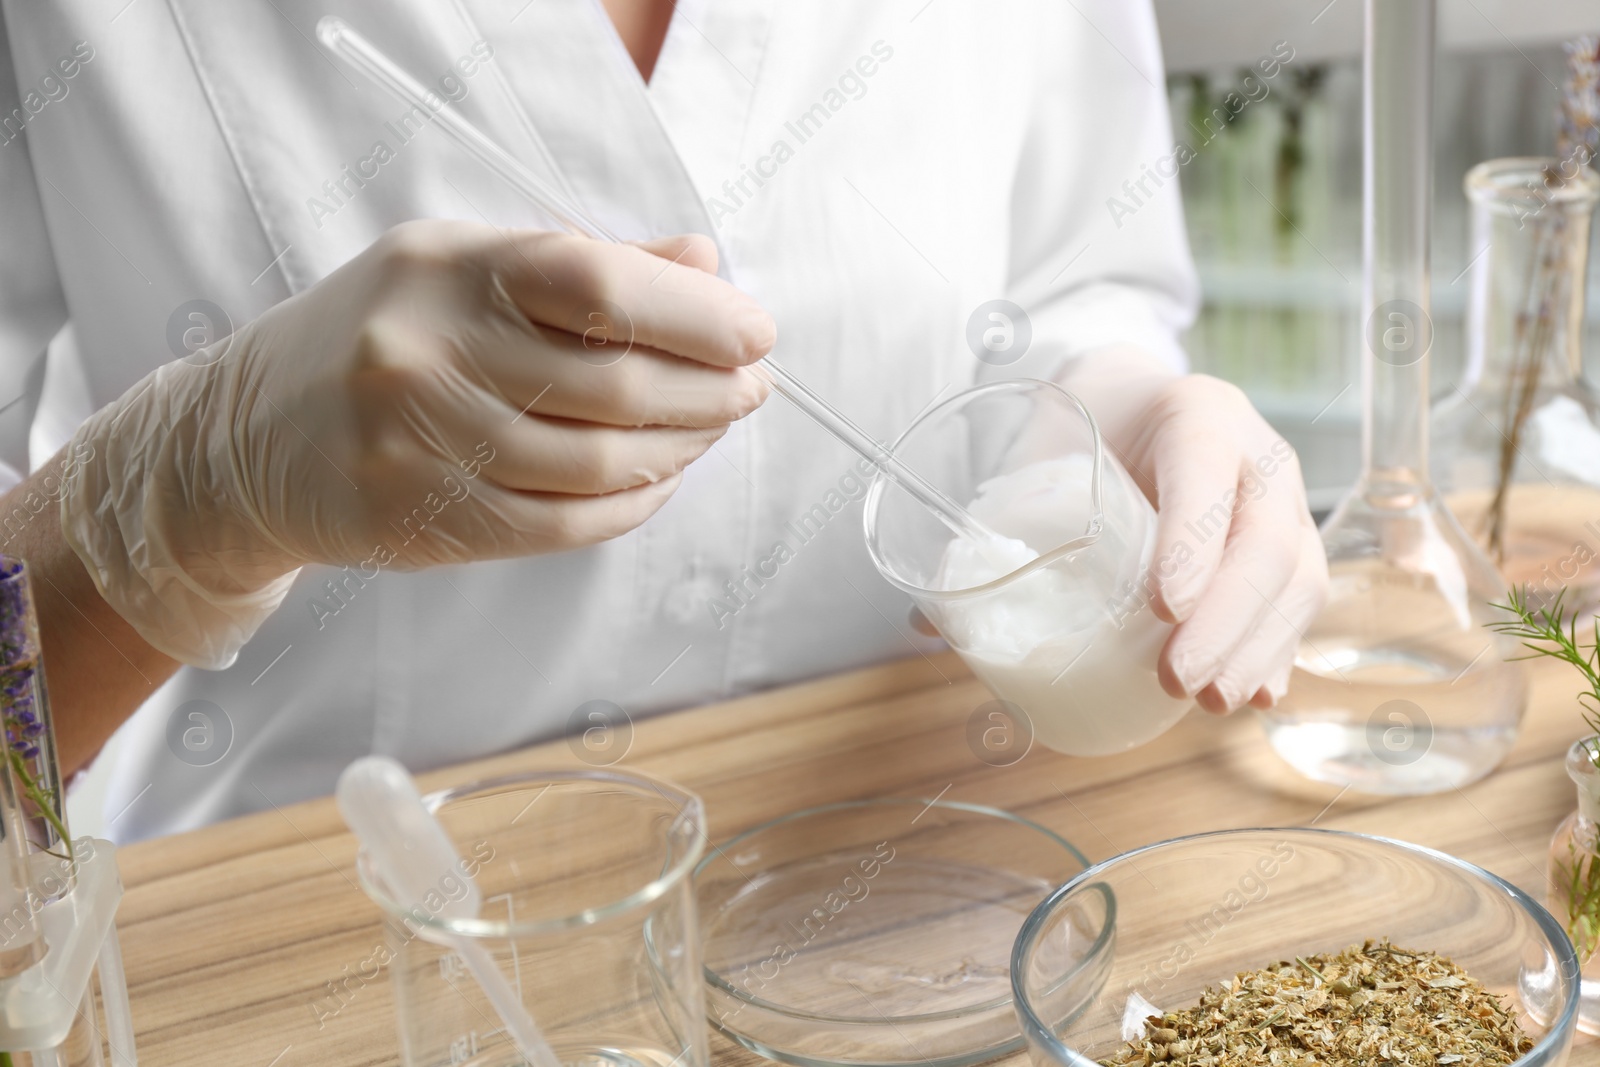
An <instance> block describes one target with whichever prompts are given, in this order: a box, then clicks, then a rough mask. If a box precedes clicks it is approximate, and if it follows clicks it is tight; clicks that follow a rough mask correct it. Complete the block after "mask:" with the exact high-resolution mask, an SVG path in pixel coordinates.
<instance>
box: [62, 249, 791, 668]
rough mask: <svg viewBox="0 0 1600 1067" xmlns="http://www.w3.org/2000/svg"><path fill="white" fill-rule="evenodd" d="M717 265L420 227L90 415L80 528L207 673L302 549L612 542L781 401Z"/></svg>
mask: <svg viewBox="0 0 1600 1067" xmlns="http://www.w3.org/2000/svg"><path fill="white" fill-rule="evenodd" d="M675 264H676V265H675ZM715 268H716V253H715V250H714V247H713V246H712V244H711V242H710V241H709V240H707V239H705V238H703V237H681V238H669V239H665V240H662V241H656V242H651V243H649V244H645V245H642V246H628V245H611V244H603V243H599V242H594V241H589V240H584V239H581V238H575V237H569V236H567V235H564V234H553V233H543V232H534V231H516V232H512V233H509V234H505V233H502V232H501V231H498V230H495V229H493V228H491V227H488V226H481V225H477V224H469V223H462V222H446V221H437V220H426V221H418V222H410V223H405V224H403V225H401V226H398V227H396V228H394V229H393V230H390V231H389V232H388V233H387V234H385V235H384V236H383V237H382V238H380V239H379V240H378V241H376V242H374V243H373V245H372V246H371V247H369V248H368V249H367V250H366V251H364V252H363V253H362V254H361V255H359V256H357V257H356V258H355V259H353V260H352V261H350V262H349V263H348V264H346V265H345V266H343V267H341V268H340V269H339V270H337V271H335V272H334V273H333V274H331V275H329V276H328V277H327V278H326V279H324V280H323V281H321V282H320V283H318V284H317V285H315V286H313V287H312V288H310V289H308V290H306V291H305V292H303V293H300V294H298V295H296V296H294V297H293V298H291V299H289V300H286V301H284V302H283V303H281V304H279V305H278V306H276V307H274V308H272V309H271V310H270V311H268V312H266V313H265V314H264V315H262V316H261V317H260V318H258V319H256V320H255V321H254V322H251V323H250V324H248V325H247V326H245V327H243V328H242V329H241V330H239V331H238V332H237V333H236V334H235V335H234V336H233V337H231V338H228V339H225V340H223V341H220V342H218V343H217V344H216V345H214V346H212V348H211V349H210V350H207V351H206V352H204V353H202V354H200V356H198V357H191V358H189V359H186V360H179V361H177V362H174V363H170V364H167V365H165V366H163V367H161V368H159V369H158V370H156V371H155V372H154V373H152V374H150V375H149V376H148V377H146V378H145V379H144V380H143V381H141V382H140V383H139V384H138V385H136V386H134V387H133V388H132V389H130V390H129V391H128V392H127V393H126V394H125V395H124V396H123V397H121V398H120V399H118V400H117V401H116V402H114V403H112V404H111V405H109V406H108V407H106V408H104V409H102V410H101V411H99V412H98V413H96V414H95V415H94V416H93V417H92V418H90V419H89V420H88V422H86V423H85V424H84V425H83V426H82V427H81V428H80V429H79V431H78V433H77V435H76V437H75V438H74V448H73V453H74V454H79V453H80V452H82V451H83V450H82V449H81V448H78V447H77V446H79V445H80V444H84V443H87V444H90V445H92V446H93V448H92V454H93V459H92V460H91V461H90V462H89V463H88V465H87V466H86V467H85V469H84V470H83V471H82V473H81V474H80V476H79V477H77V478H75V479H73V480H72V482H71V483H70V485H69V488H68V490H67V491H66V492H65V494H64V495H63V498H62V503H61V525H62V530H63V532H64V534H65V536H66V538H67V541H68V543H69V544H70V545H71V546H72V548H73V549H74V551H75V552H77V554H78V556H79V557H80V558H81V559H82V560H83V562H84V564H85V566H86V568H87V569H88V570H89V572H90V574H91V575H92V576H93V577H94V580H95V584H96V586H97V587H98V588H99V590H100V593H101V595H102V596H104V597H105V599H106V600H107V602H108V603H110V604H111V606H112V607H113V608H115V609H116V610H117V612H118V613H119V614H121V615H122V616H123V617H124V618H125V619H127V620H128V622H129V623H131V624H132V625H133V627H134V628H135V629H136V630H138V631H139V633H140V634H141V635H142V636H143V637H144V638H145V639H146V640H147V641H149V642H150V644H152V645H153V646H155V647H156V648H157V649H159V650H160V651H162V652H165V653H167V654H168V655H170V656H172V657H174V658H175V659H178V660H180V661H182V662H184V663H188V664H191V665H194V666H200V667H210V668H221V667H225V666H227V665H228V664H230V663H231V662H232V661H233V659H234V657H235V656H236V655H237V653H238V650H239V648H240V647H241V646H242V645H243V644H244V642H245V641H247V640H248V639H249V638H250V636H251V635H252V634H253V633H254V632H255V630H256V628H257V627H258V626H259V625H260V624H261V622H262V621H263V620H264V619H265V618H266V617H267V616H268V615H269V614H271V612H272V611H273V610H274V609H275V608H276V607H277V606H278V604H279V603H280V602H281V601H282V599H283V597H284V596H285V595H286V594H287V592H288V589H289V586H290V584H291V583H292V582H293V580H294V574H295V571H296V570H297V569H298V568H299V567H300V566H301V565H302V564H305V563H328V564H334V565H357V566H360V567H362V568H363V569H364V570H370V568H373V567H388V566H392V567H396V568H399V569H414V568H418V567H425V566H429V565H433V564H441V563H459V562H465V561H469V560H480V559H498V558H504V557H510V556H521V555H528V554H533V553H541V552H556V551H561V550H563V549H569V548H575V547H578V546H581V545H588V544H592V543H594V542H597V541H603V540H605V539H607V538H611V537H615V536H617V535H619V534H621V533H624V532H626V531H627V530H630V529H632V528H633V527H635V526H638V525H639V524H640V523H642V522H643V521H644V520H645V519H646V518H648V517H649V516H650V515H651V514H653V513H654V512H655V511H656V510H657V509H658V508H660V507H661V505H662V504H663V503H665V502H666V500H667V498H668V497H669V496H670V495H671V494H672V491H673V490H674V489H675V488H676V487H677V485H678V482H679V479H680V476H681V472H682V470H683V468H684V467H685V466H686V465H688V464H689V463H690V462H692V461H693V460H694V459H696V458H697V457H698V456H700V455H701V454H702V453H704V452H705V451H706V450H707V449H708V448H710V447H711V445H712V444H713V443H715V441H716V440H717V439H718V438H719V437H720V436H721V435H722V434H723V433H724V432H725V431H726V429H727V426H728V424H729V423H730V422H731V421H733V420H735V419H739V418H743V417H744V416H745V415H748V414H749V413H750V412H751V411H753V410H754V409H755V408H756V407H757V406H758V405H760V404H761V402H762V401H763V400H764V399H765V397H766V394H767V386H766V384H765V382H764V380H763V379H762V378H761V377H760V376H759V375H757V374H753V373H750V372H746V371H743V370H740V369H739V368H740V367H742V366H743V365H745V364H748V363H751V362H753V361H755V360H757V359H759V358H760V357H761V356H763V355H765V354H766V353H767V351H768V350H769V349H770V348H771V347H772V343H773V341H774V339H775V333H776V330H775V327H774V325H773V322H772V319H771V318H770V317H769V316H768V315H767V313H766V312H765V311H763V310H762V309H761V307H760V306H759V305H758V304H757V303H756V302H755V301H754V300H752V299H751V298H750V297H748V296H746V295H744V294H743V293H741V292H739V291H738V290H737V289H735V288H733V287H732V286H731V285H729V284H727V283H726V282H724V281H722V280H721V279H719V278H717V277H716V276H715V274H714V273H712V272H714V270H715Z"/></svg>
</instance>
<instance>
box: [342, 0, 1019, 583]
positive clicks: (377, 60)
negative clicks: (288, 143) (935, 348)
mask: <svg viewBox="0 0 1600 1067" xmlns="http://www.w3.org/2000/svg"><path fill="white" fill-rule="evenodd" d="M317 39H318V40H320V41H321V42H322V44H323V47H325V48H327V49H328V51H330V52H332V53H333V54H334V55H336V56H338V57H339V58H340V59H343V60H344V61H345V62H346V63H348V64H350V66H352V67H354V68H355V69H356V70H358V71H360V72H361V73H362V74H364V75H366V77H367V78H368V79H369V80H370V81H372V82H373V83H374V84H375V85H377V86H378V87H379V88H382V89H384V90H385V91H387V92H388V93H389V94H390V95H392V96H394V97H395V98H396V99H398V100H399V101H401V102H402V103H405V104H409V105H412V106H414V107H420V108H423V109H424V110H425V111H427V112H428V113H429V114H431V115H432V116H433V118H434V123H435V125H437V126H438V127H439V129H440V130H441V131H443V132H444V134H445V135H446V136H448V137H449V138H450V139H451V140H452V141H454V142H455V143H456V144H457V145H459V146H460V147H461V148H463V149H464V150H465V151H466V152H467V153H468V154H470V155H471V156H472V157H473V158H474V159H476V160H477V161H478V162H480V163H482V164H483V165H484V166H486V167H488V168H489V169H490V170H491V171H493V172H494V173H495V174H497V175H499V176H500V178H501V179H502V180H504V181H505V182H506V183H507V184H508V185H510V186H511V187H512V188H513V189H515V190H517V191H518V192H519V193H521V194H522V195H523V196H524V197H526V198H527V199H528V200H529V201H531V202H532V203H533V204H534V205H535V206H537V207H538V208H540V209H541V210H542V211H544V212H545V213H546V214H548V215H549V216H550V217H551V218H552V219H554V220H555V221H556V222H558V223H560V224H561V226H563V227H564V228H565V229H567V230H568V231H569V232H571V233H575V234H579V235H582V236H584V237H591V238H594V239H595V240H597V241H607V242H610V243H613V244H620V243H622V239H621V238H619V237H618V236H617V235H616V234H614V233H612V232H611V231H609V230H607V229H606V228H605V227H604V226H602V225H600V224H599V223H598V222H595V221H594V220H593V219H591V218H589V217H588V215H586V214H585V213H584V211H583V210H582V209H581V208H579V207H578V206H577V205H575V204H573V203H572V202H571V201H570V200H568V199H567V198H566V197H565V196H563V195H562V194H561V193H560V192H558V191H557V190H555V189H553V188H551V187H550V186H549V185H548V184H546V183H545V182H544V181H543V180H542V179H540V178H539V176H538V175H536V174H534V173H533V172H532V171H531V170H529V169H528V168H527V167H525V166H523V165H522V163H521V162H520V161H519V160H517V158H516V157H515V156H513V155H511V154H510V153H509V152H507V151H506V150H505V149H503V148H501V147H500V146H499V145H498V144H496V143H495V142H494V141H493V140H491V139H490V138H489V137H488V136H486V135H485V134H484V133H483V131H482V130H480V129H478V128H477V127H476V126H474V125H473V124H472V123H470V122H468V121H467V120H466V119H464V118H462V117H461V115H460V114H459V113H457V112H456V110H455V108H453V107H452V106H450V103H449V101H447V100H445V99H444V98H443V97H441V96H439V94H437V93H435V92H433V91H431V90H429V89H428V88H426V87H425V86H423V85H422V83H420V82H418V81H417V80H416V79H415V78H413V77H412V76H411V75H410V74H408V73H407V72H406V71H405V70H404V69H403V68H401V67H400V66H398V65H397V64H396V63H395V62H394V61H393V60H391V59H390V58H389V57H388V56H387V55H385V54H384V53H383V52H382V51H380V50H379V49H378V48H377V47H376V46H375V45H373V43H372V42H371V41H369V40H367V39H366V38H365V37H363V36H362V35H361V34H360V33H357V32H356V31H355V30H353V29H351V27H350V25H349V24H348V23H346V22H345V21H344V20H343V19H340V18H337V17H335V16H333V15H327V16H324V17H323V19H322V20H321V21H319V22H318V23H317ZM755 367H759V368H761V370H763V371H764V372H765V376H766V378H767V380H768V381H769V382H770V383H771V384H772V388H773V389H774V390H775V391H776V392H777V393H778V394H779V395H780V396H782V397H783V398H784V399H785V400H788V401H789V402H790V403H791V404H793V405H794V406H795V407H797V408H799V409H800V410H801V411H803V412H805V413H806V414H807V415H809V416H811V418H812V419H814V420H815V421H816V423H817V424H818V425H819V426H821V427H822V428H823V429H824V430H827V431H828V432H829V433H831V434H833V436H834V437H836V438H838V439H839V440H840V441H842V442H844V444H845V445H847V446H849V447H850V448H851V449H853V450H854V451H855V452H857V453H858V454H860V455H861V456H863V457H865V458H866V459H867V460H868V461H869V462H871V463H872V464H874V465H875V466H877V468H878V469H879V470H881V471H883V473H884V474H885V475H886V476H888V477H889V478H890V479H891V480H892V481H893V482H894V483H895V484H897V485H899V486H900V487H901V488H902V489H904V490H905V491H906V492H908V493H910V494H911V495H912V497H913V498H915V499H916V500H917V501H918V502H919V503H921V504H922V505H923V506H925V507H926V508H928V510H929V511H932V512H933V513H934V514H935V515H936V516H938V518H939V519H940V521H942V522H943V523H944V524H945V525H946V526H948V527H949V528H950V529H951V531H953V532H954V533H955V534H956V535H957V536H959V537H963V538H966V539H967V540H969V541H971V542H973V543H974V544H975V545H976V546H977V547H978V549H979V551H980V552H982V553H983V555H985V556H988V555H990V552H988V551H985V549H986V547H987V546H990V545H993V544H994V543H995V542H997V541H1001V540H1004V539H1003V538H1001V537H1000V536H999V535H998V534H995V533H993V532H992V531H990V530H989V529H988V527H986V526H984V525H983V524H982V523H980V522H978V520H976V519H974V518H973V517H972V515H971V514H969V513H968V512H967V510H966V509H965V508H963V507H961V505H959V504H957V503H956V502H955V501H954V500H951V499H950V498H949V497H948V496H946V495H945V494H944V493H943V492H941V491H940V490H939V488H938V487H937V486H935V485H933V483H931V482H929V481H928V480H927V479H926V478H923V477H922V476H921V475H920V474H918V473H917V472H916V471H914V470H912V469H911V468H910V467H908V466H906V465H905V464H904V463H902V462H901V461H900V460H899V459H898V458H897V457H896V456H895V454H894V453H893V452H891V451H890V450H889V448H888V447H887V446H885V445H883V444H880V443H879V442H878V440H877V439H876V438H874V437H873V436H872V435H871V434H869V433H867V432H866V431H865V430H863V429H862V428H861V427H859V426H857V425H856V424H855V423H854V422H852V421H850V419H848V418H847V417H845V415H844V413H843V412H841V411H840V410H839V409H838V408H835V407H834V406H833V405H832V404H830V403H828V402H827V401H826V400H824V399H823V398H822V397H821V396H819V395H817V394H816V393H815V392H813V391H812V390H811V389H810V387H808V386H807V385H806V384H805V383H804V382H802V381H800V380H799V379H798V378H796V377H795V376H794V375H792V374H790V373H789V372H788V371H786V370H784V369H783V367H782V365H781V364H779V363H778V362H777V361H776V360H774V359H773V358H772V357H771V356H768V357H767V358H766V359H764V360H762V361H761V363H759V364H756V365H755ZM755 367H752V369H755ZM997 562H998V561H997ZM1006 569H1007V570H1010V569H1011V568H1010V567H1009V566H1007V568H1006Z"/></svg>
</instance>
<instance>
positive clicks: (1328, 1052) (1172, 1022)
mask: <svg viewBox="0 0 1600 1067" xmlns="http://www.w3.org/2000/svg"><path fill="white" fill-rule="evenodd" d="M1531 1048H1533V1041H1532V1039H1530V1038H1529V1037H1528V1036H1527V1035H1526V1034H1525V1033H1523V1032H1522V1028H1521V1027H1519V1026H1518V1025H1517V1021H1516V1019H1515V1018H1514V1017H1513V1016H1512V1015H1511V1014H1510V1013H1509V1012H1508V1011H1507V1010H1506V1009H1505V1007H1504V1006H1503V1005H1502V1004H1501V1003H1500V999H1499V998H1498V997H1496V996H1495V995H1494V994H1492V993H1490V992H1489V991H1488V990H1486V989H1485V988H1484V987H1483V985H1482V983H1480V982H1479V981H1478V980H1477V979H1475V978H1473V977H1472V976H1471V975H1469V974H1467V973H1466V972H1465V971H1463V970H1462V969H1461V968H1460V967H1458V966H1456V965H1455V964H1454V963H1452V962H1451V961H1450V960H1448V959H1446V958H1444V957H1443V956H1440V955H1437V954H1436V953H1433V952H1419V951H1415V950H1412V949H1398V948H1395V947H1394V946H1393V945H1391V944H1390V943H1389V942H1388V940H1387V939H1385V940H1383V941H1370V940H1369V941H1367V942H1365V943H1364V944H1361V945H1353V946H1351V947H1350V948H1347V949H1345V950H1344V951H1343V952H1338V953H1327V954H1323V955H1317V956H1303V957H1302V956H1296V957H1295V958H1294V959H1293V960H1285V961H1282V962H1279V963H1275V964H1273V965H1272V966H1270V967H1266V968H1263V969H1261V970H1258V971H1245V972H1243V973H1242V974H1238V975H1235V976H1234V978H1233V980H1232V981H1230V982H1229V983H1228V984H1227V985H1225V986H1223V987H1222V988H1208V989H1207V990H1206V991H1205V992H1204V993H1203V994H1202V995H1201V997H1200V1003H1199V1004H1197V1005H1195V1006H1194V1007H1192V1008H1186V1009H1184V1010H1182V1011H1174V1012H1168V1013H1166V1014H1165V1015H1160V1016H1151V1017H1150V1018H1149V1019H1147V1020H1145V1032H1144V1036H1143V1037H1140V1038H1137V1039H1135V1040H1133V1041H1129V1042H1127V1043H1126V1044H1124V1045H1122V1046H1121V1047H1120V1048H1119V1049H1117V1051H1116V1052H1115V1053H1113V1054H1112V1055H1111V1056H1109V1057H1108V1058H1106V1059H1103V1060H1101V1061H1100V1062H1101V1064H1102V1065H1103V1067H1151V1065H1152V1064H1157V1063H1160V1064H1168V1065H1171V1067H1451V1065H1459V1067H1498V1065H1502V1064H1510V1063H1513V1062H1515V1061H1516V1060H1517V1059H1519V1058H1521V1057H1522V1055H1523V1054H1524V1053H1526V1052H1527V1051H1528V1050H1530V1049H1531Z"/></svg>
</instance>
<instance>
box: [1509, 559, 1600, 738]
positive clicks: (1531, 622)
mask: <svg viewBox="0 0 1600 1067" xmlns="http://www.w3.org/2000/svg"><path fill="white" fill-rule="evenodd" d="M1565 597H1566V590H1565V589H1563V590H1562V591H1561V592H1559V593H1557V594H1556V597H1555V599H1554V600H1553V601H1551V603H1550V604H1549V606H1547V607H1542V608H1535V607H1534V606H1533V604H1532V602H1531V600H1530V599H1529V596H1528V594H1527V592H1526V591H1524V590H1521V589H1511V590H1509V591H1508V592H1507V593H1506V603H1504V604H1491V605H1490V607H1493V608H1498V609H1499V610H1501V611H1504V612H1508V613H1509V614H1511V615H1514V616H1516V618H1514V619H1509V620H1507V621H1505V622H1497V623H1491V624H1490V626H1489V628H1490V629H1491V630H1493V631H1494V632H1495V633H1497V634H1504V635H1506V636H1507V637H1514V638H1516V639H1517V640H1518V641H1520V642H1521V643H1522V647H1523V648H1526V649H1528V655H1526V656H1515V657H1513V658H1514V659H1538V658H1539V657H1541V656H1547V657H1549V658H1550V659H1557V660H1560V661H1561V662H1563V663H1570V664H1571V665H1572V666H1574V667H1576V668H1577V670H1578V673H1579V674H1581V675H1582V676H1583V681H1584V683H1585V684H1586V685H1588V687H1589V689H1588V691H1587V692H1581V693H1579V694H1578V707H1579V708H1580V709H1581V710H1582V712H1583V721H1584V724H1585V725H1587V726H1588V727H1589V732H1590V733H1594V734H1600V618H1596V619H1594V620H1592V621H1593V624H1594V638H1593V640H1592V641H1591V642H1590V643H1589V646H1588V651H1587V652H1586V651H1584V646H1583V645H1582V644H1580V643H1579V641H1578V616H1579V615H1581V614H1582V612H1578V611H1575V612H1573V613H1572V618H1571V619H1568V618H1567V617H1566V612H1565V611H1563V609H1562V607H1561V601H1562V600H1563V599H1564V598H1565ZM1589 759H1590V761H1591V762H1592V763H1594V765H1595V766H1596V767H1600V750H1597V748H1596V746H1595V745H1592V744H1591V745H1590V746H1589Z"/></svg>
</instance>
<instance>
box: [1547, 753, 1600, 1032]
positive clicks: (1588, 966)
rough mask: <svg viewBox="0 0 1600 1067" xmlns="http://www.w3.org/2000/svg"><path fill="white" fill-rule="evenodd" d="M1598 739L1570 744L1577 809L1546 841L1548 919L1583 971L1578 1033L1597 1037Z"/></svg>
mask: <svg viewBox="0 0 1600 1067" xmlns="http://www.w3.org/2000/svg"><path fill="white" fill-rule="evenodd" d="M1596 759H1600V737H1597V736H1595V735H1592V734H1591V735H1590V736H1588V737H1585V738H1584V739H1583V740H1581V741H1574V742H1573V743H1572V747H1571V748H1569V749H1568V750H1567V776H1568V777H1569V778H1571V779H1572V783H1573V785H1574V786H1576V787H1577V790H1578V809H1577V810H1576V811H1574V812H1573V813H1572V814H1571V815H1568V816H1567V817H1566V819H1564V820H1562V823H1561V825H1560V826H1558V827H1556V832H1555V836H1554V837H1552V838H1551V839H1550V888H1549V895H1548V898H1547V903H1548V904H1549V907H1550V913H1551V914H1552V915H1554V916H1555V917H1556V919H1557V920H1558V921H1560V923H1561V924H1562V925H1563V926H1565V927H1566V929H1567V936H1568V937H1570V938H1571V939H1572V947H1573V948H1575V949H1576V950H1577V952H1578V963H1579V965H1580V966H1581V967H1582V968H1583V983H1582V985H1583V988H1582V993H1581V995H1580V996H1579V998H1578V1029H1580V1030H1582V1031H1583V1032H1584V1033H1586V1034H1597V1033H1600V955H1597V954H1596V950H1597V949H1600V768H1597V767H1596V766H1595V760H1596Z"/></svg>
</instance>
